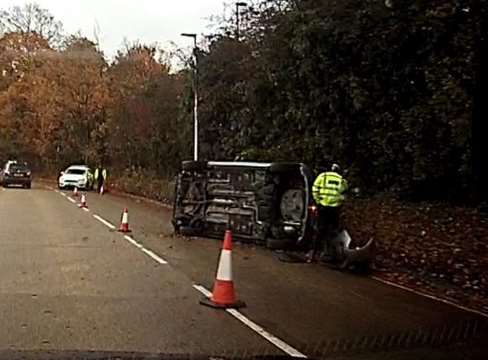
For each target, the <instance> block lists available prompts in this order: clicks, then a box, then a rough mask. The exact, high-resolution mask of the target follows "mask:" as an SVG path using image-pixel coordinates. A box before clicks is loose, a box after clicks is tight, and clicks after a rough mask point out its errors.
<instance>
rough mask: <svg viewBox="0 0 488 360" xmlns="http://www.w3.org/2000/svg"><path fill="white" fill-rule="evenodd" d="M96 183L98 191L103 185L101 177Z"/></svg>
mask: <svg viewBox="0 0 488 360" xmlns="http://www.w3.org/2000/svg"><path fill="white" fill-rule="evenodd" d="M97 181H98V183H97V189H98V190H100V188H101V187H102V185H103V181H104V178H103V176H102V175H99V176H98V179H97Z"/></svg>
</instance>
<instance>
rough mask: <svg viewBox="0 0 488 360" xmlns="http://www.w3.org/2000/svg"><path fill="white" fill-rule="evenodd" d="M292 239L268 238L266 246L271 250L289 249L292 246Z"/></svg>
mask: <svg viewBox="0 0 488 360" xmlns="http://www.w3.org/2000/svg"><path fill="white" fill-rule="evenodd" d="M291 244H292V241H291V240H290V239H273V238H269V239H267V240H266V247H267V248H268V249H271V250H287V249H289V248H290V247H291Z"/></svg>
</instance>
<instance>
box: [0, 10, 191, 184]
mask: <svg viewBox="0 0 488 360" xmlns="http://www.w3.org/2000/svg"><path fill="white" fill-rule="evenodd" d="M29 9H30V8H29V6H27V7H26V8H25V9H23V11H24V13H25V12H26V11H28V10H29ZM41 10H42V9H41ZM41 10H39V11H41ZM21 13H22V12H20V13H18V12H17V13H15V12H14V11H11V12H10V13H8V12H3V13H1V14H0V16H3V18H2V19H3V20H4V21H5V17H6V16H7V15H8V16H10V18H9V19H10V20H12V17H13V16H14V15H17V16H20V15H19V14H21ZM24 13H22V14H24ZM24 15H25V14H24ZM41 15H42V14H41ZM44 15H46V14H44ZM36 21H39V19H37V20H36V19H35V18H34V19H33V20H32V22H31V23H30V26H32V27H33V29H32V30H31V31H27V29H22V28H17V27H13V28H12V27H10V28H9V29H11V30H14V31H4V33H3V35H2V36H1V37H0V160H7V159H10V158H17V159H22V160H25V161H28V162H29V163H30V164H31V166H32V167H33V168H34V169H37V170H41V171H51V172H54V173H56V172H57V171H58V170H60V169H61V168H62V167H64V166H66V165H69V164H71V163H88V164H90V165H92V166H95V165H97V164H99V163H104V164H105V166H109V167H112V168H113V169H114V170H115V171H118V170H119V171H122V170H124V169H127V168H129V169H130V168H133V169H140V168H143V169H147V171H152V172H154V173H157V174H159V175H172V174H173V172H174V169H175V168H176V167H177V164H178V163H179V161H180V160H181V159H182V158H183V157H185V156H186V154H187V153H189V152H190V151H191V149H188V146H187V144H186V143H185V141H181V136H183V135H184V134H185V133H184V131H182V129H183V128H184V127H181V126H180V124H179V123H178V119H180V115H179V113H180V111H179V109H180V98H181V96H182V93H183V90H184V76H183V75H174V74H170V71H169V70H170V68H169V65H168V64H167V63H165V62H164V61H159V60H158V59H157V55H158V51H157V50H156V49H155V48H154V47H150V46H145V45H140V44H134V45H127V46H126V47H125V48H124V49H123V50H120V51H119V52H118V54H117V56H116V57H115V59H114V60H113V61H112V62H111V63H109V62H107V60H106V59H105V57H104V55H103V53H102V52H101V51H100V50H99V49H98V46H97V44H96V43H94V42H92V41H90V40H88V39H86V38H84V37H82V36H78V35H76V36H75V35H71V36H64V37H62V41H58V42H55V43H53V41H52V39H60V38H61V37H60V36H58V35H59V34H54V33H51V32H50V33H49V37H48V36H47V35H46V36H42V35H41V33H39V32H38V31H36V24H37V23H36ZM42 21H45V22H48V21H49V19H45V18H43V20H42ZM51 21H54V20H52V19H51ZM0 23H1V22H0ZM7 25H8V23H7ZM190 138H191V137H190ZM187 150H188V151H187ZM170 157H171V158H170ZM168 164H171V166H172V168H168Z"/></svg>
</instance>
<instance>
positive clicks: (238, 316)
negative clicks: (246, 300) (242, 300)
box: [193, 284, 307, 359]
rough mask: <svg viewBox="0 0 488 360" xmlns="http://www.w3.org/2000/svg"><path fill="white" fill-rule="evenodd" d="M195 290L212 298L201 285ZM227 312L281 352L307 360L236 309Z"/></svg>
mask: <svg viewBox="0 0 488 360" xmlns="http://www.w3.org/2000/svg"><path fill="white" fill-rule="evenodd" d="M193 288H195V290H197V291H199V292H201V293H202V294H203V295H204V296H206V297H210V296H211V295H212V293H211V292H210V291H208V290H207V289H206V288H204V287H203V286H201V285H196V284H195V285H193ZM225 311H226V312H227V313H229V314H231V315H232V316H233V317H235V318H236V319H237V320H239V321H240V322H242V323H243V324H244V325H246V326H247V327H249V328H250V329H251V330H254V331H255V332H256V333H257V334H259V335H261V336H262V337H263V338H265V339H266V340H268V341H269V342H270V343H272V344H273V345H274V346H276V347H277V348H278V349H280V350H281V351H283V352H285V353H287V354H288V355H290V356H291V357H295V358H302V359H306V358H307V356H306V355H305V354H302V353H301V352H300V351H298V350H297V349H295V348H294V347H292V346H290V345H288V344H287V343H285V342H284V341H283V340H281V339H279V338H277V337H276V336H274V335H273V334H270V333H269V332H267V331H266V330H264V329H263V328H262V327H261V326H259V325H258V324H256V323H255V322H253V321H252V320H250V319H248V318H247V317H246V316H244V315H243V314H242V313H241V312H239V311H237V310H236V309H225Z"/></svg>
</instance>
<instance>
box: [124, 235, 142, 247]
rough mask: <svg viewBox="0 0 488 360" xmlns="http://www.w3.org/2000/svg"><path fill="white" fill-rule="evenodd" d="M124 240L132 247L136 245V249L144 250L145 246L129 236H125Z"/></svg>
mask: <svg viewBox="0 0 488 360" xmlns="http://www.w3.org/2000/svg"><path fill="white" fill-rule="evenodd" d="M124 239H125V240H127V241H128V242H130V243H131V244H132V245H134V246H135V247H136V248H139V249H142V248H143V246H142V245H141V244H139V243H138V242H137V241H135V240H134V239H133V238H131V237H130V236H129V235H125V236H124Z"/></svg>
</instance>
